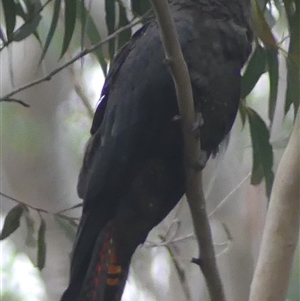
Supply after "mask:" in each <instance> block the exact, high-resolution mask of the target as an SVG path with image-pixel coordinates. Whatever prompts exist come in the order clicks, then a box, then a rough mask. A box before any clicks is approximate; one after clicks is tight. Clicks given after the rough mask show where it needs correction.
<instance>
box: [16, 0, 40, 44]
mask: <svg viewBox="0 0 300 301" xmlns="http://www.w3.org/2000/svg"><path fill="white" fill-rule="evenodd" d="M25 4H26V9H27V11H25V10H24V8H23V6H22V5H21V4H20V3H16V14H17V16H20V17H21V18H22V19H23V20H24V22H25V23H24V24H23V25H22V26H26V23H30V25H29V27H30V28H32V27H34V25H33V24H36V23H37V20H38V24H39V22H40V20H41V18H40V13H39V12H40V11H41V9H42V7H41V3H40V1H34V2H33V3H32V2H28V1H25ZM31 23H33V24H31ZM38 24H37V26H38ZM19 29H20V28H19ZM19 29H18V30H19ZM23 30H24V32H27V31H29V30H28V29H26V30H25V29H22V31H23ZM32 33H33V35H34V36H35V37H36V39H37V40H38V42H39V44H40V45H42V42H41V39H40V37H39V35H38V33H37V31H36V30H35V31H33V32H32ZM16 34H17V35H18V33H16V32H15V33H14V35H16ZM14 39H15V40H16V41H17V40H21V39H22V38H21V37H19V38H18V37H15V38H14Z"/></svg>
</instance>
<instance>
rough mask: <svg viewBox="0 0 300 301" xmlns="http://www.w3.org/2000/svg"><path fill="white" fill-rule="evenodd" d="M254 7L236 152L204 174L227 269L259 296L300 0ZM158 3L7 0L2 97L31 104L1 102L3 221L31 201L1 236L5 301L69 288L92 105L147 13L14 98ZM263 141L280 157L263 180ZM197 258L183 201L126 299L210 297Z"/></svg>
mask: <svg viewBox="0 0 300 301" xmlns="http://www.w3.org/2000/svg"><path fill="white" fill-rule="evenodd" d="M228 1H229V0H228ZM12 3H13V4H12ZM254 3H256V5H257V7H256V8H257V11H258V13H256V15H255V16H254V25H256V27H257V28H260V29H261V30H258V31H257V36H258V37H257V39H256V40H255V42H254V54H253V56H252V58H251V59H250V61H249V65H248V67H247V68H246V71H245V74H244V78H243V93H242V94H243V95H242V96H243V97H242V98H243V99H242V102H241V108H240V114H239V115H238V117H237V120H236V122H235V124H234V127H233V129H232V133H231V137H230V139H229V143H228V147H227V149H226V147H225V145H223V146H221V151H220V154H219V155H218V156H217V157H216V158H214V159H211V160H210V161H209V163H208V166H207V167H206V168H205V170H204V188H205V194H206V200H207V208H208V212H209V213H210V220H211V226H212V229H213V236H214V241H215V244H216V251H217V255H218V265H219V268H220V272H221V277H222V279H223V282H224V285H225V291H226V295H227V298H228V300H230V301H244V300H247V299H248V294H249V287H250V283H251V279H252V274H253V271H254V267H255V264H256V260H257V256H258V251H259V246H260V241H261V236H262V230H263V226H264V221H265V215H266V211H267V202H268V197H267V193H268V190H269V189H270V185H271V180H272V171H273V172H275V171H276V168H277V165H278V162H279V160H280V157H281V155H282V153H283V150H284V149H285V146H286V144H287V141H288V138H289V135H290V132H291V129H292V126H293V118H294V112H295V108H296V107H297V106H298V105H299V98H300V97H299V84H300V81H299V68H300V67H299V60H300V59H299V47H298V48H297V47H295V46H294V45H297V43H298V44H300V42H299V39H300V34H299V30H298V31H297V30H295V29H294V28H296V26H298V25H299V24H298V23H297V22H296V20H297V18H298V17H297V16H300V12H299V11H300V4H299V0H294V1H280V0H276V1H254ZM149 7H150V6H149V3H148V2H145V1H142V0H140V1H137V0H136V1H117V0H116V1H113V0H109V1H108V0H106V1H104V0H85V1H84V0H78V1H77V0H73V1H68V0H65V1H59V0H52V1H51V0H50V1H40V0H36V1H35V0H23V1H21V0H15V1H11V0H9V1H8V0H2V2H1V24H0V25H1V28H0V33H1V35H0V38H1V48H0V63H1V67H0V68H1V69H0V70H1V73H0V76H1V89H0V90H1V91H0V92H1V97H2V98H3V99H5V100H8V98H9V99H17V100H22V101H24V102H25V103H27V104H28V105H30V107H29V108H27V107H24V106H22V105H20V104H19V103H16V102H6V101H5V102H1V103H0V129H1V131H0V137H1V138H0V139H1V140H0V143H1V147H0V151H1V157H0V160H1V165H0V167H1V168H0V173H1V174H0V176H1V178H0V192H1V195H0V199H1V214H0V223H1V228H2V226H3V223H4V218H5V216H6V215H7V213H8V212H10V210H11V209H12V208H14V207H15V206H16V205H18V204H22V205H24V206H25V207H26V210H24V212H23V213H22V216H21V218H20V226H19V227H17V228H18V229H17V230H16V231H15V232H14V233H12V234H11V235H10V236H9V237H7V238H6V239H4V240H1V242H0V246H1V248H0V251H1V255H0V257H1V271H0V277H1V278H0V279H1V282H0V283H1V288H0V290H1V291H0V296H1V297H0V298H1V300H3V301H27V300H30V301H34V300H40V301H52V300H59V298H60V296H61V294H62V292H63V290H64V289H65V288H66V285H67V281H68V269H69V261H70V252H71V248H72V242H73V240H74V237H75V234H76V224H77V223H78V219H79V217H80V210H81V209H80V206H76V205H78V204H79V203H80V202H81V200H80V199H79V198H78V196H77V193H76V185H77V176H78V173H79V169H80V166H81V161H82V155H83V151H84V146H85V143H86V141H87V139H88V137H89V129H90V126H91V121H92V114H93V110H94V109H95V107H96V104H97V101H98V100H99V96H100V93H101V89H102V85H103V82H104V79H105V74H106V73H107V71H108V70H109V61H110V60H111V58H112V57H113V55H114V54H115V53H116V52H117V50H118V49H119V48H120V47H121V46H122V45H123V44H124V43H125V42H126V41H127V40H128V38H129V37H130V35H131V33H132V32H134V31H135V30H136V29H137V28H138V27H140V26H141V25H142V23H143V19H142V20H141V22H139V23H137V24H136V25H134V26H132V28H128V29H127V30H125V31H123V32H122V34H120V35H118V36H117V37H116V38H115V39H113V40H111V41H110V42H109V43H105V44H104V45H103V47H101V48H98V50H97V51H96V52H93V53H89V54H87V55H85V56H83V57H82V58H81V59H79V60H77V61H76V62H75V63H74V64H71V65H70V66H68V67H66V68H64V69H63V70H61V71H60V72H58V73H57V74H56V75H55V76H53V77H51V80H45V81H42V82H41V83H39V84H37V85H34V86H32V87H31V88H28V89H24V90H23V91H21V92H19V93H16V94H15V95H11V96H9V97H6V95H7V94H8V93H10V92H12V91H14V90H16V89H18V88H19V87H22V86H23V85H25V84H28V83H31V82H33V81H35V80H37V79H39V78H42V77H45V76H46V75H48V74H49V73H50V72H52V71H53V70H55V69H56V68H58V67H59V66H61V65H63V64H65V63H66V62H68V61H69V60H70V59H71V58H73V57H74V56H75V55H77V54H78V53H80V51H82V50H83V49H86V48H88V47H90V46H91V45H93V44H95V43H96V42H99V41H101V40H104V39H105V38H106V37H107V36H108V35H109V34H111V33H113V32H114V31H115V30H117V29H118V28H120V27H122V26H126V25H128V24H130V23H131V22H132V21H133V22H136V21H137V20H139V17H140V16H142V15H144V14H145V12H146V11H147V10H148V9H149ZM13 10H15V13H13ZM9 20H10V21H9ZM14 20H15V21H14ZM293 22H294V23H293ZM262 24H264V25H263V26H262ZM295 24H296V25H295ZM25 25H26V26H25ZM293 26H294V27H293ZM298 34H299V35H298ZM62 45H63V46H62ZM297 51H298V52H297ZM297 72H298V73H297ZM297 74H298V75H297ZM249 110H254V112H256V113H257V117H256V118H257V119H256V121H257V120H262V121H263V125H264V126H263V127H262V128H260V127H258V128H257V129H256V131H257V132H255V124H256V123H255V122H254V123H252V124H251V121H250V120H249V118H247V116H248V115H247V114H249V112H250V111H249ZM251 112H252V111H251ZM255 116H256V115H255ZM265 132H266V133H265ZM257 137H262V138H261V140H263V141H262V142H261V143H262V144H261V145H262V148H264V147H265V146H266V145H269V143H270V145H271V146H272V150H273V151H272V152H271V153H268V151H263V152H262V154H260V155H261V156H262V158H263V159H265V158H266V156H272V154H273V155H274V164H273V165H272V166H270V167H269V170H267V171H265V173H264V174H263V176H261V177H260V178H259V179H258V178H255V177H253V173H252V176H251V172H252V168H253V160H258V159H257V158H256V157H255V156H254V155H253V151H252V144H253V143H254V141H255V139H257ZM258 163H260V164H261V162H258ZM251 183H252V184H255V185H252V184H251ZM266 188H267V189H266ZM73 206H74V207H75V208H74V209H70V210H67V211H64V210H65V209H67V208H71V207H73ZM41 225H42V227H41ZM197 255H198V250H197V243H196V240H195V237H194V234H193V228H192V222H191V218H190V213H189V208H188V206H187V203H186V201H185V200H184V199H183V200H182V201H181V202H180V203H179V204H178V206H177V207H176V208H175V209H174V210H173V211H172V212H171V213H170V214H169V216H168V217H167V218H166V219H165V220H164V221H163V222H162V223H161V224H160V225H159V226H157V227H156V228H155V229H153V231H152V232H151V233H150V235H149V237H148V239H147V241H146V243H145V244H144V245H143V246H140V247H139V248H138V250H137V251H136V253H135V255H134V257H133V260H132V267H131V270H130V277H129V279H128V282H127V285H126V289H125V292H124V296H123V299H122V300H123V301H129V300H130V301H134V300H144V301H154V300H174V301H185V300H203V301H204V300H208V296H207V292H206V288H205V284H204V280H203V277H202V275H201V273H200V271H199V267H198V266H196V265H195V264H193V263H191V259H192V258H193V257H197ZM299 281H300V280H299V248H298V251H297V254H296V258H295V263H294V270H293V274H292V277H291V281H290V290H289V295H288V300H289V301H297V300H299V299H300V293H299Z"/></svg>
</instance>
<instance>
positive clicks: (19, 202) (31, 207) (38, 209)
mask: <svg viewBox="0 0 300 301" xmlns="http://www.w3.org/2000/svg"><path fill="white" fill-rule="evenodd" d="M0 195H2V196H3V197H5V198H6V199H8V200H11V201H13V202H16V203H18V204H20V205H22V206H24V207H28V208H30V209H32V210H34V211H37V212H38V213H39V214H40V213H41V212H43V213H46V214H50V215H57V214H59V215H62V213H65V212H66V211H69V210H72V209H76V208H79V207H81V206H82V203H79V204H76V205H74V206H72V207H70V208H66V209H63V210H60V211H57V212H50V211H48V210H45V209H42V208H38V207H35V206H32V205H29V204H28V203H25V202H23V201H20V200H18V199H16V198H14V197H11V196H9V195H7V194H5V193H3V192H1V191H0ZM62 216H63V215H62ZM68 218H71V219H74V220H79V218H77V217H69V216H68Z"/></svg>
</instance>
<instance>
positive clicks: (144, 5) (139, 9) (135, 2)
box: [131, 0, 151, 16]
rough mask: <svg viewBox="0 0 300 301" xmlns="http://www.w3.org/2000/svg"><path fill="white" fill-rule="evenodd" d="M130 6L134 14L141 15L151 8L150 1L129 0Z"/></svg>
mask: <svg viewBox="0 0 300 301" xmlns="http://www.w3.org/2000/svg"><path fill="white" fill-rule="evenodd" d="M131 7H132V11H133V13H134V15H138V16H142V15H143V14H145V13H146V12H147V11H148V10H149V9H150V8H151V4H150V1H145V0H131Z"/></svg>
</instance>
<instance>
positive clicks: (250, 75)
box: [241, 43, 267, 99]
mask: <svg viewBox="0 0 300 301" xmlns="http://www.w3.org/2000/svg"><path fill="white" fill-rule="evenodd" d="M266 60H267V55H266V50H265V49H264V48H263V47H261V46H260V45H259V44H258V43H257V44H256V48H255V51H254V53H253V55H252V57H251V59H250V61H249V63H248V66H247V69H246V71H245V73H244V75H243V77H242V87H241V98H242V99H244V98H245V97H246V96H247V95H248V94H249V93H250V92H251V91H252V90H253V88H254V87H255V85H256V84H257V82H258V80H259V79H260V77H261V75H262V74H263V73H265V72H266Z"/></svg>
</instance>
